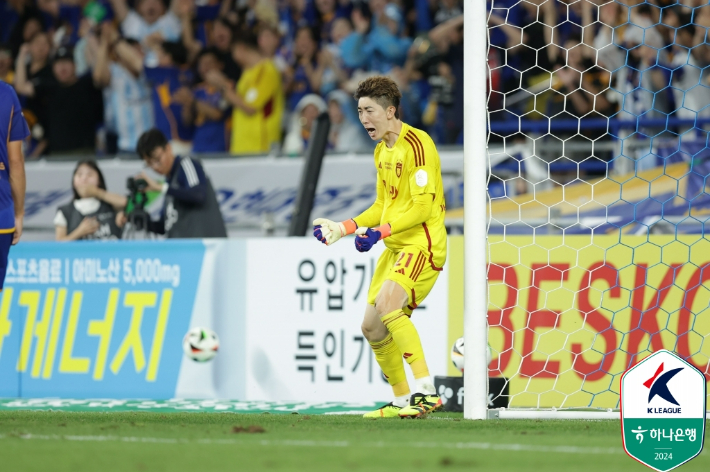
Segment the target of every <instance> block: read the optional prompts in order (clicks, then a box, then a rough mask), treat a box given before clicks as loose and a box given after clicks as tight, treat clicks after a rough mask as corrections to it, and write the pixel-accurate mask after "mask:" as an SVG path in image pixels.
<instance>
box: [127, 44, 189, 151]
mask: <svg viewBox="0 0 710 472" xmlns="http://www.w3.org/2000/svg"><path fill="white" fill-rule="evenodd" d="M148 44H149V46H150V47H151V48H152V49H153V51H154V52H155V53H156V56H157V58H158V65H157V67H147V66H146V64H145V62H144V60H143V56H142V54H141V52H140V50H139V49H138V48H132V47H130V48H126V47H123V48H120V49H116V53H117V54H118V57H119V59H120V60H121V61H123V62H125V63H126V64H129V65H130V66H129V67H130V69H131V70H133V71H140V72H142V73H143V74H145V77H146V79H147V80H148V83H149V84H150V86H151V88H152V92H151V96H152V99H153V112H154V113H155V126H156V127H157V128H158V129H159V130H160V131H161V132H162V133H163V134H164V135H165V136H167V137H168V139H169V140H170V144H171V145H172V147H173V149H174V150H175V152H176V153H180V154H187V153H189V152H191V150H192V134H193V128H192V123H190V122H189V121H188V122H186V121H185V120H184V116H185V115H184V114H183V105H182V103H181V101H180V100H175V97H174V94H175V92H176V91H177V90H178V89H180V88H181V87H184V86H189V85H190V84H191V83H192V73H191V72H190V71H189V70H187V69H185V67H184V66H185V62H186V61H187V50H186V49H185V46H183V45H182V43H178V42H170V41H156V40H155V39H151V40H150V41H148Z"/></svg>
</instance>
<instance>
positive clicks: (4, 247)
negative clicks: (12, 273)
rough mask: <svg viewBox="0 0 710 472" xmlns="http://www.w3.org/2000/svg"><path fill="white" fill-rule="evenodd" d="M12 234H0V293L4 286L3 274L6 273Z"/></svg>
mask: <svg viewBox="0 0 710 472" xmlns="http://www.w3.org/2000/svg"><path fill="white" fill-rule="evenodd" d="M12 237H13V233H0V292H2V289H3V286H4V284H5V272H6V271H7V259H8V255H9V254H10V247H12Z"/></svg>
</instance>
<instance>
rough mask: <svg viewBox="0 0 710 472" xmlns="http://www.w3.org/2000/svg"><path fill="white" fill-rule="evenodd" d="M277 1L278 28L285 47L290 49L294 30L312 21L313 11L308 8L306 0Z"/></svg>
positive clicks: (310, 23) (313, 18)
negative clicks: (278, 4) (278, 5)
mask: <svg viewBox="0 0 710 472" xmlns="http://www.w3.org/2000/svg"><path fill="white" fill-rule="evenodd" d="M279 3H281V6H280V7H279V12H278V13H279V30H280V31H281V32H282V33H283V36H284V43H285V45H286V47H288V48H289V49H292V48H293V43H294V41H295V40H296V32H297V31H298V29H299V28H300V27H302V26H307V25H312V24H313V23H314V21H315V11H314V10H313V9H312V8H308V6H309V5H308V0H286V1H285V2H279Z"/></svg>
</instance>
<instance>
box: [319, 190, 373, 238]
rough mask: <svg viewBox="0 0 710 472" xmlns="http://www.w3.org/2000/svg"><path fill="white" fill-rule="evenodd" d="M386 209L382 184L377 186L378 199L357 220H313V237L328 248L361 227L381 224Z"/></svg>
mask: <svg viewBox="0 0 710 472" xmlns="http://www.w3.org/2000/svg"><path fill="white" fill-rule="evenodd" d="M383 208H384V189H383V187H382V184H381V183H378V184H377V199H375V202H374V203H373V204H372V205H370V208H368V209H367V210H365V211H363V212H362V213H360V214H359V215H358V216H356V217H355V218H352V219H349V220H345V221H341V222H340V223H338V222H336V221H331V220H327V219H325V218H316V219H315V220H313V236H315V237H316V239H318V241H320V242H322V243H323V244H325V245H326V246H330V245H331V244H333V243H335V242H336V241H338V240H339V239H340V238H342V237H343V236H347V235H348V234H353V233H354V232H355V230H357V229H358V227H359V226H375V225H378V224H380V220H381V218H382V209H383Z"/></svg>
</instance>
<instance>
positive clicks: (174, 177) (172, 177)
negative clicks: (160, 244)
mask: <svg viewBox="0 0 710 472" xmlns="http://www.w3.org/2000/svg"><path fill="white" fill-rule="evenodd" d="M136 151H137V153H138V155H139V156H140V157H141V159H143V161H145V163H146V164H147V165H148V167H150V168H151V169H152V170H153V171H155V172H156V173H158V174H160V175H162V176H164V177H165V182H164V183H159V182H156V181H155V180H154V179H152V178H151V177H150V176H148V175H147V174H146V173H145V172H144V173H142V174H140V175H138V176H137V177H138V178H141V179H143V180H145V181H146V184H147V187H146V190H148V191H151V190H152V191H157V192H161V193H162V194H163V197H164V201H163V210H162V212H161V215H160V220H159V221H148V222H147V223H148V231H150V232H152V233H158V234H165V235H166V236H167V237H168V238H225V237H227V230H226V228H225V226H224V219H223V218H222V213H221V212H220V209H219V203H218V202H217V196H216V195H215V191H214V188H213V187H212V183H211V182H210V179H209V178H208V177H207V175H205V171H204V169H203V168H202V164H201V163H200V161H199V160H197V159H193V158H191V157H190V156H186V155H184V156H178V155H176V154H175V153H174V152H173V148H172V145H171V144H170V143H169V142H168V139H167V138H166V137H165V135H164V134H163V133H162V132H160V130H158V129H156V128H154V129H151V130H148V131H146V132H145V133H143V135H141V137H140V139H138V146H137V149H136Z"/></svg>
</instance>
